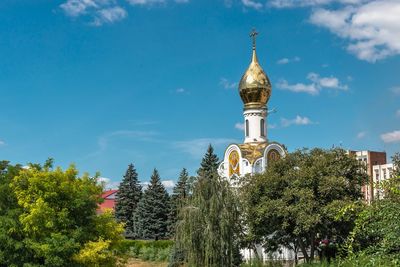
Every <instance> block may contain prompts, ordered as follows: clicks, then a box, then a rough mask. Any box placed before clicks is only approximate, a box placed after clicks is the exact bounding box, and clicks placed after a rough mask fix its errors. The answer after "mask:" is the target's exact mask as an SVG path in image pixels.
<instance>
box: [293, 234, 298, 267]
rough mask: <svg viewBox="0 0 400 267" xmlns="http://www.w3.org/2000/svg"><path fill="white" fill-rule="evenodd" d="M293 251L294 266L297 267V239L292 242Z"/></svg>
mask: <svg viewBox="0 0 400 267" xmlns="http://www.w3.org/2000/svg"><path fill="white" fill-rule="evenodd" d="M293 250H294V265H295V266H297V264H298V263H299V258H298V255H297V253H298V252H299V244H298V242H297V239H296V240H295V241H294V242H293Z"/></svg>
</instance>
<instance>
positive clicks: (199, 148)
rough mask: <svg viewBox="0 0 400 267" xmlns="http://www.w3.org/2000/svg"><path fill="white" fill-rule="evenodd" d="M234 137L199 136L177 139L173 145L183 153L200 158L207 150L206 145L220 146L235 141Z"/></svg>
mask: <svg viewBox="0 0 400 267" xmlns="http://www.w3.org/2000/svg"><path fill="white" fill-rule="evenodd" d="M235 142H237V140H235V139H227V138H199V139H193V140H187V141H177V142H174V143H173V146H174V147H175V148H177V149H179V150H181V151H183V152H185V153H188V154H190V155H191V156H193V157H194V158H201V157H202V156H203V155H204V154H205V153H206V151H207V147H208V145H210V144H211V145H212V146H213V147H214V149H215V148H222V147H225V146H226V145H228V144H230V143H235Z"/></svg>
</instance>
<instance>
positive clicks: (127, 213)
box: [115, 164, 142, 238]
mask: <svg viewBox="0 0 400 267" xmlns="http://www.w3.org/2000/svg"><path fill="white" fill-rule="evenodd" d="M141 197H142V186H141V185H140V182H139V180H138V174H137V173H136V170H135V168H134V166H133V164H130V165H129V166H128V169H127V170H126V173H125V175H124V178H123V179H122V182H121V183H120V185H119V187H118V193H117V198H116V205H115V217H116V218H117V220H118V221H120V222H123V223H125V235H126V236H127V237H129V238H137V236H135V234H134V233H135V232H136V230H135V224H134V216H135V212H136V210H137V206H138V203H139V201H140V199H141Z"/></svg>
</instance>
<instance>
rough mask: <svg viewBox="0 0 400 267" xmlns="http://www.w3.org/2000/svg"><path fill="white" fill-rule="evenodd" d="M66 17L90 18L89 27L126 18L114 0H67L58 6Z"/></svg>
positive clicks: (124, 12)
mask: <svg viewBox="0 0 400 267" xmlns="http://www.w3.org/2000/svg"><path fill="white" fill-rule="evenodd" d="M60 8H61V9H62V10H63V11H64V13H65V14H66V15H67V16H70V17H75V18H76V17H80V16H87V17H89V18H90V20H91V22H90V23H89V24H90V25H94V26H100V25H103V24H105V23H109V24H111V23H114V22H116V21H120V20H122V19H124V18H125V17H127V15H128V13H127V12H126V10H125V9H123V8H122V7H121V6H119V5H118V4H117V1H116V0H67V1H66V2H64V3H62V4H61V5H60Z"/></svg>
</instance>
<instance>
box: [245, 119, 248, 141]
mask: <svg viewBox="0 0 400 267" xmlns="http://www.w3.org/2000/svg"><path fill="white" fill-rule="evenodd" d="M245 130H246V137H248V136H249V120H246V129H245Z"/></svg>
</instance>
